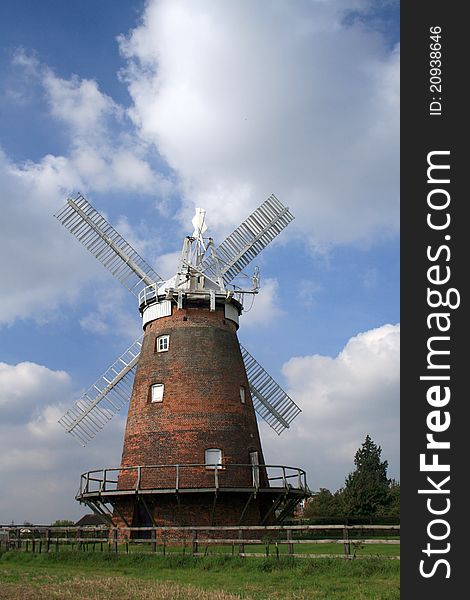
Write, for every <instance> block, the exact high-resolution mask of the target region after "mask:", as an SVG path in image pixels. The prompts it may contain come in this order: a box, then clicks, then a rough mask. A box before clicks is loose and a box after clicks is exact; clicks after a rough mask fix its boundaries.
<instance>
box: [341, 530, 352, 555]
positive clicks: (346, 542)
mask: <svg viewBox="0 0 470 600" xmlns="http://www.w3.org/2000/svg"><path fill="white" fill-rule="evenodd" d="M343 540H344V557H345V558H349V556H351V543H350V541H349V530H348V528H347V527H345V528H344V529H343Z"/></svg>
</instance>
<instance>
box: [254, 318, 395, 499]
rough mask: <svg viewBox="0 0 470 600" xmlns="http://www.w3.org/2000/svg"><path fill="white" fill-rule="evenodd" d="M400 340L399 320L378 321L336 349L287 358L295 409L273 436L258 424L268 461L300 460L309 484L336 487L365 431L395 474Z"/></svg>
mask: <svg viewBox="0 0 470 600" xmlns="http://www.w3.org/2000/svg"><path fill="white" fill-rule="evenodd" d="M399 343H400V326H399V325H383V326H382V327H378V328H376V329H372V330H370V331H366V332H364V333H360V334H358V335H356V336H354V337H352V338H351V339H350V340H349V341H348V342H347V344H346V345H345V347H344V348H343V350H342V351H341V352H340V353H339V354H338V356H336V357H330V356H321V355H318V354H316V355H313V356H303V357H294V358H291V359H290V360H289V361H288V362H287V363H286V364H285V365H284V367H283V373H284V375H285V377H286V378H287V382H288V389H287V391H288V393H289V395H290V396H291V397H292V398H293V399H294V400H295V402H296V403H297V404H298V405H299V406H300V407H301V409H302V413H301V414H300V415H299V416H298V417H297V418H296V420H295V421H294V422H293V423H292V425H291V429H290V430H288V431H285V432H284V433H283V434H282V435H281V436H280V437H277V435H276V434H274V433H273V432H271V431H270V430H269V427H267V426H262V429H263V436H264V439H265V444H264V445H265V454H266V457H265V458H266V459H267V461H268V462H271V463H276V464H291V465H293V466H299V467H303V468H305V469H306V470H307V472H308V475H309V480H310V485H311V487H312V489H316V490H318V489H319V488H320V487H327V488H329V489H331V490H336V489H338V488H339V487H341V486H342V485H343V484H344V479H345V477H346V475H347V474H348V473H349V472H350V471H352V470H353V468H354V465H353V458H354V454H355V452H356V450H357V449H358V448H359V447H360V445H361V444H362V442H363V441H364V439H365V437H366V435H367V434H369V435H371V437H372V439H373V440H374V441H375V442H376V443H377V444H379V445H380V446H382V449H383V458H385V459H387V460H389V463H390V471H389V474H390V475H395V476H397V474H398V468H399V462H398V456H399Z"/></svg>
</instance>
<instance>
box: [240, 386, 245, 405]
mask: <svg viewBox="0 0 470 600" xmlns="http://www.w3.org/2000/svg"><path fill="white" fill-rule="evenodd" d="M240 402H241V403H242V404H245V387H244V386H243V385H241V386H240Z"/></svg>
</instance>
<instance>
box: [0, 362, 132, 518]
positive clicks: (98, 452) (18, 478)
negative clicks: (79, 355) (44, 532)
mask: <svg viewBox="0 0 470 600" xmlns="http://www.w3.org/2000/svg"><path fill="white" fill-rule="evenodd" d="M77 395H78V392H77V391H76V390H74V387H73V383H72V380H71V377H70V375H69V374H68V373H66V372H64V371H54V370H51V369H49V368H47V367H45V366H44V365H38V364H36V363H31V362H28V363H27V362H24V363H19V364H17V365H10V364H6V363H0V477H1V478H2V481H4V482H8V485H5V486H4V487H3V490H2V494H1V497H0V523H2V524H8V523H10V522H11V521H12V520H15V521H16V522H17V523H22V522H23V521H24V520H30V521H34V522H42V523H45V524H47V523H51V522H52V521H54V520H56V519H59V518H68V519H70V518H78V517H79V516H81V515H82V514H83V513H84V512H85V511H84V509H83V508H82V507H80V506H79V505H78V503H77V502H75V500H74V498H73V495H74V492H75V491H76V490H77V489H78V485H79V477H80V473H82V472H84V471H88V470H90V469H92V468H97V467H100V466H115V465H116V464H117V463H118V462H119V452H120V449H121V444H122V432H123V427H124V420H123V418H122V417H121V416H116V417H114V419H113V421H111V423H108V425H107V427H106V429H105V430H104V431H103V432H101V435H100V436H99V438H97V439H96V440H95V441H94V442H93V443H91V444H90V446H88V447H87V448H86V449H83V448H80V446H78V444H76V443H75V442H74V440H73V439H72V438H71V437H70V436H67V435H65V432H64V430H63V429H62V427H61V426H60V425H59V424H58V423H57V420H58V419H59V417H60V416H62V414H63V413H64V412H65V410H66V408H68V407H69V406H70V405H71V404H72V402H73V400H74V399H75V398H76V397H77Z"/></svg>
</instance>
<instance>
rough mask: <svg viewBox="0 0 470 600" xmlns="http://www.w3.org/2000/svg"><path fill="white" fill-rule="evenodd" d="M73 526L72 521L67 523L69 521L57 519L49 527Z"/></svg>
mask: <svg viewBox="0 0 470 600" xmlns="http://www.w3.org/2000/svg"><path fill="white" fill-rule="evenodd" d="M73 525H75V523H74V522H73V521H69V519H58V520H57V521H54V523H52V525H51V527H72V526H73Z"/></svg>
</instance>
